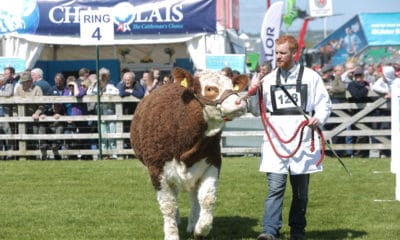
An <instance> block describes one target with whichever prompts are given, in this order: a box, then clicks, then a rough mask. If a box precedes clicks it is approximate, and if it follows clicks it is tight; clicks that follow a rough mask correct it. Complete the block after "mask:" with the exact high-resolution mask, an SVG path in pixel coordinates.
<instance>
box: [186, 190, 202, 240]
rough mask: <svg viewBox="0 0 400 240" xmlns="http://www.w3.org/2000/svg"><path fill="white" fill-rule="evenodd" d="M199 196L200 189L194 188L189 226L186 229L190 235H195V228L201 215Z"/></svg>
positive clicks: (191, 194)
mask: <svg viewBox="0 0 400 240" xmlns="http://www.w3.org/2000/svg"><path fill="white" fill-rule="evenodd" d="M197 194H198V188H197V187H196V188H194V189H193V190H192V191H190V195H189V197H190V199H189V200H190V213H189V220H188V225H187V228H186V231H187V232H188V233H193V230H194V226H195V225H196V223H197V221H198V219H199V215H200V205H199V200H198V198H197Z"/></svg>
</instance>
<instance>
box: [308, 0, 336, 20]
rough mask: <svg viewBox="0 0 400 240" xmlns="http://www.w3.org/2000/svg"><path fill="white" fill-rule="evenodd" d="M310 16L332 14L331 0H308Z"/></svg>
mask: <svg viewBox="0 0 400 240" xmlns="http://www.w3.org/2000/svg"><path fill="white" fill-rule="evenodd" d="M309 5H310V16H311V17H327V16H332V14H333V9H332V0H309Z"/></svg>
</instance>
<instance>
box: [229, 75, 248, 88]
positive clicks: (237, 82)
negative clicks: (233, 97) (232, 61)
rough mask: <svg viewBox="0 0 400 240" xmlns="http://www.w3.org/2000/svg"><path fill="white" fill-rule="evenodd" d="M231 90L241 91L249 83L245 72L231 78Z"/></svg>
mask: <svg viewBox="0 0 400 240" xmlns="http://www.w3.org/2000/svg"><path fill="white" fill-rule="evenodd" d="M232 83H233V90H234V91H236V92H241V91H243V90H244V89H245V88H246V87H247V86H248V84H249V77H248V76H247V75H245V74H242V75H238V76H235V77H234V78H233V79H232Z"/></svg>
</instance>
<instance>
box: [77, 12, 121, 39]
mask: <svg viewBox="0 0 400 240" xmlns="http://www.w3.org/2000/svg"><path fill="white" fill-rule="evenodd" d="M79 17H80V32H81V45H112V44H114V23H113V21H112V16H111V14H110V11H107V10H105V9H102V10H86V11H81V12H80V13H79Z"/></svg>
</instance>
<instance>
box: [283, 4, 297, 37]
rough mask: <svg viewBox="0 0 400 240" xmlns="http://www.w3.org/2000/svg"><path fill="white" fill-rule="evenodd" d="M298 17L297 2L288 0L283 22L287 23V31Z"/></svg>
mask: <svg viewBox="0 0 400 240" xmlns="http://www.w3.org/2000/svg"><path fill="white" fill-rule="evenodd" d="M296 17H297V6H296V0H286V12H285V15H284V16H283V22H284V23H285V26H286V30H287V29H289V27H290V26H291V25H292V23H293V21H294V20H295V19H296Z"/></svg>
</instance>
